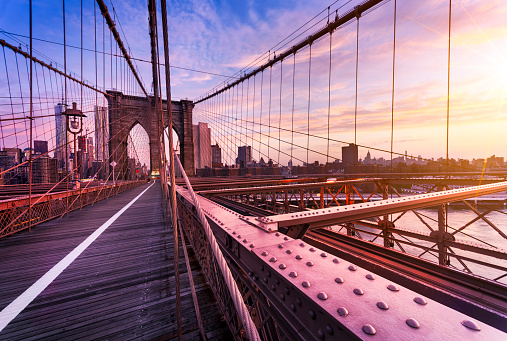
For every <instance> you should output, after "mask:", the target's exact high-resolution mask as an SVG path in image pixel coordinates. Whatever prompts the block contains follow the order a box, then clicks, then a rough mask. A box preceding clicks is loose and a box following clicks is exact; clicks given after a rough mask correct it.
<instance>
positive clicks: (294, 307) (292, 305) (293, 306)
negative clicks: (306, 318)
mask: <svg viewBox="0 0 507 341" xmlns="http://www.w3.org/2000/svg"><path fill="white" fill-rule="evenodd" d="M290 308H291V309H292V311H296V306H295V305H294V303H292V304H291V305H290Z"/></svg>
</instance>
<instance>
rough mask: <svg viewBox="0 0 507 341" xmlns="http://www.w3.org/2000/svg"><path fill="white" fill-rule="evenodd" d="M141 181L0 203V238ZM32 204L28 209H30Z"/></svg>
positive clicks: (138, 183) (121, 190)
mask: <svg viewBox="0 0 507 341" xmlns="http://www.w3.org/2000/svg"><path fill="white" fill-rule="evenodd" d="M145 183H146V181H145V180H141V181H122V182H117V183H115V184H111V185H102V186H98V187H90V188H85V189H76V190H71V191H68V192H57V193H46V194H39V195H32V196H31V199H30V198H29V197H21V198H15V199H9V200H2V201H0V238H3V237H6V236H9V235H12V234H14V233H16V232H19V231H22V230H25V229H27V228H31V227H33V226H35V225H37V224H40V223H43V222H45V221H48V220H51V219H54V218H58V217H61V216H62V215H64V214H65V213H67V212H70V211H74V210H77V209H80V208H82V207H83V206H86V205H91V204H94V203H96V202H99V201H100V200H104V199H107V198H109V197H112V196H115V195H117V194H119V193H122V192H125V191H127V190H129V189H132V188H134V187H137V186H140V185H142V184H145ZM30 202H31V205H30Z"/></svg>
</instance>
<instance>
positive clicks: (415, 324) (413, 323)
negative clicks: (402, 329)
mask: <svg viewBox="0 0 507 341" xmlns="http://www.w3.org/2000/svg"><path fill="white" fill-rule="evenodd" d="M405 322H406V323H407V324H408V325H409V326H410V327H412V328H415V329H419V328H421V325H420V324H419V322H417V321H416V320H414V319H413V318H409V319H407V320H406V321H405Z"/></svg>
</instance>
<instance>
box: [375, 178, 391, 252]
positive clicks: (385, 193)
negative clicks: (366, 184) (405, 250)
mask: <svg viewBox="0 0 507 341" xmlns="http://www.w3.org/2000/svg"><path fill="white" fill-rule="evenodd" d="M377 186H380V190H382V200H387V199H389V185H386V186H385V187H384V186H382V185H381V184H377ZM380 224H381V226H382V232H383V234H384V247H389V248H390V247H394V241H392V240H391V238H392V237H393V234H392V233H391V232H389V229H390V228H392V227H394V224H393V223H392V222H390V221H389V215H388V214H386V215H384V219H383V220H381V221H380Z"/></svg>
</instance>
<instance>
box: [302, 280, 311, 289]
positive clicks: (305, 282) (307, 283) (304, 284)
mask: <svg viewBox="0 0 507 341" xmlns="http://www.w3.org/2000/svg"><path fill="white" fill-rule="evenodd" d="M310 285H311V284H310V282H308V281H304V282H303V287H305V288H309V287H310Z"/></svg>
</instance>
